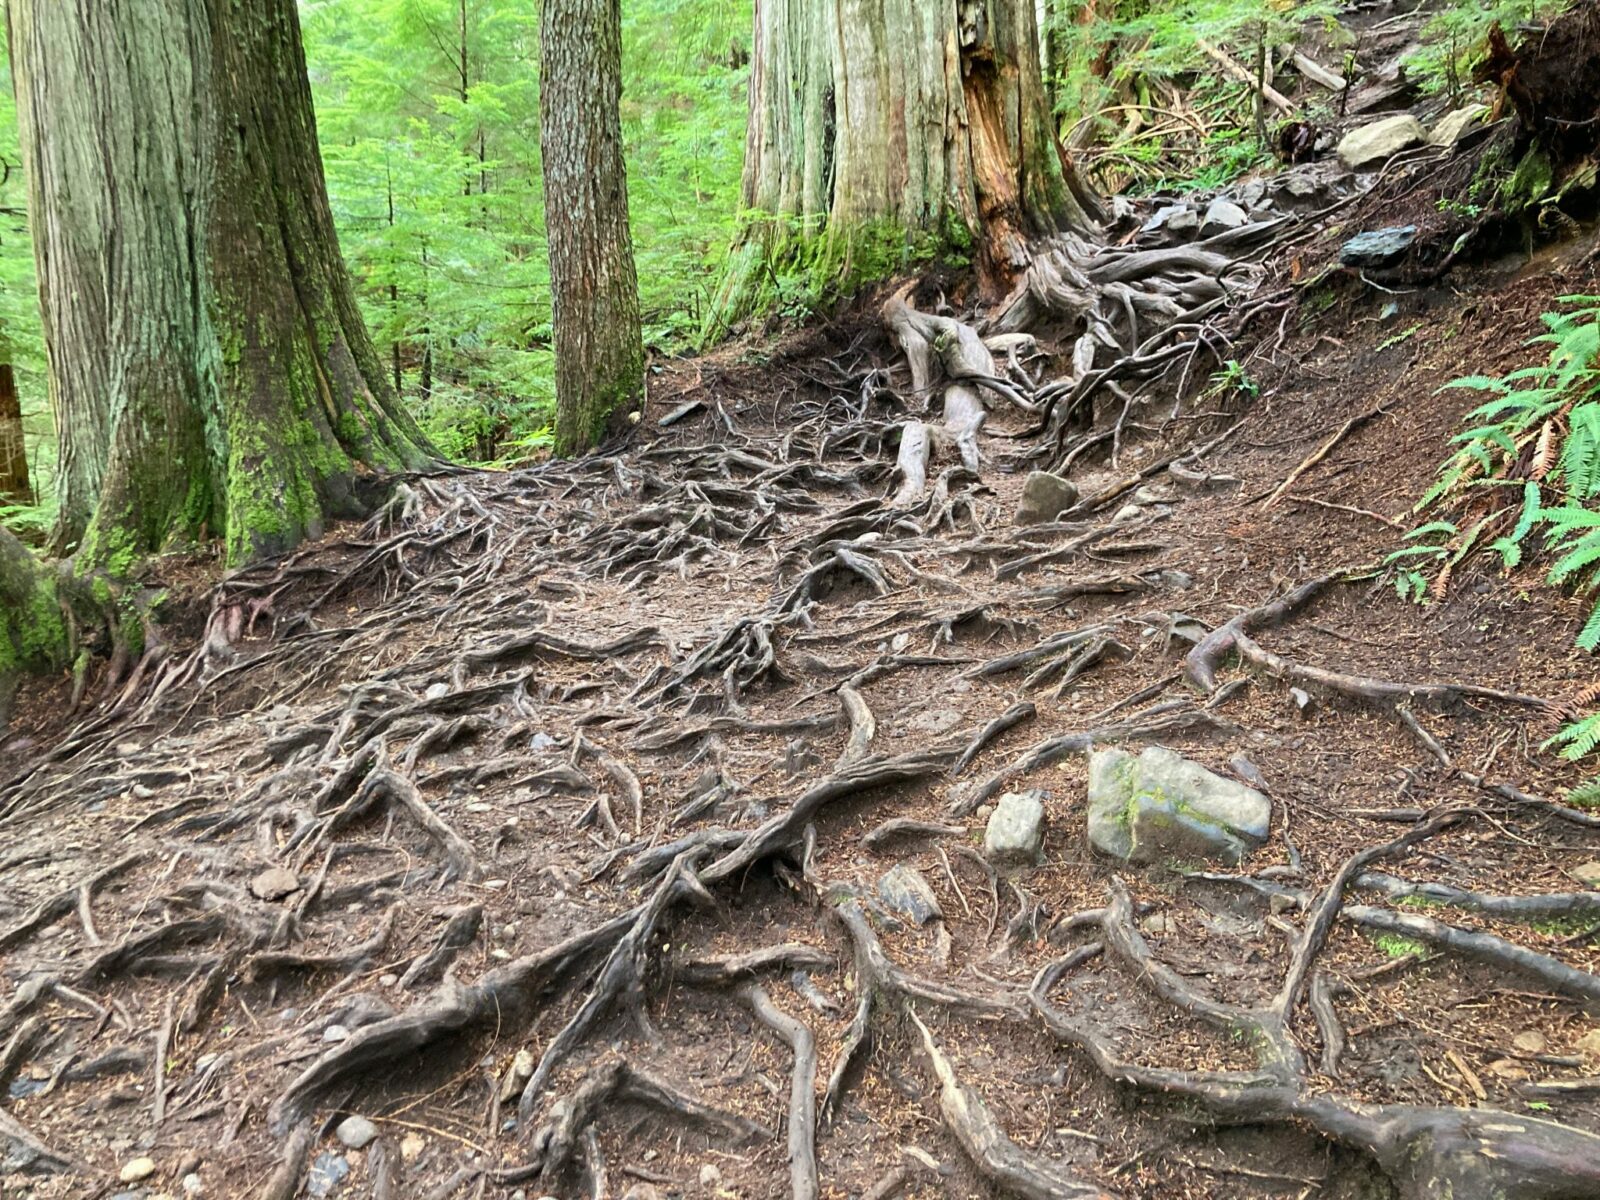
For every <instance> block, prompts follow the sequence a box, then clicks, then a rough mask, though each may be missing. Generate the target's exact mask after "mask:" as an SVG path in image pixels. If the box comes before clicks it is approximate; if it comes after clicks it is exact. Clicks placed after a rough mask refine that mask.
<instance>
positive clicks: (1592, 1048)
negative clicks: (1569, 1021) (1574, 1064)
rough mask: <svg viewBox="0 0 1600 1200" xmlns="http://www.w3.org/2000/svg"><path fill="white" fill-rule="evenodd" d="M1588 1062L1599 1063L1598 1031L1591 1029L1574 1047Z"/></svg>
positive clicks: (1599, 1042) (1599, 1040) (1599, 1031)
mask: <svg viewBox="0 0 1600 1200" xmlns="http://www.w3.org/2000/svg"><path fill="white" fill-rule="evenodd" d="M1574 1049H1576V1050H1577V1052H1578V1053H1579V1054H1581V1055H1582V1056H1583V1057H1584V1058H1586V1059H1587V1060H1588V1061H1589V1062H1592V1063H1600V1029H1591V1030H1589V1032H1588V1033H1586V1034H1584V1035H1583V1036H1582V1037H1581V1038H1579V1039H1578V1043H1577V1045H1576V1046H1575V1047H1574Z"/></svg>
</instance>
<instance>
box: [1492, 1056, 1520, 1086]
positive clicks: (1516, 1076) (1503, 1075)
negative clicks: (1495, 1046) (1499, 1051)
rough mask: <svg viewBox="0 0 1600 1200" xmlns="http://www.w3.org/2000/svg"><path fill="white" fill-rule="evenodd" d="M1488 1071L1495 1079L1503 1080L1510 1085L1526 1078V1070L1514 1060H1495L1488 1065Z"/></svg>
mask: <svg viewBox="0 0 1600 1200" xmlns="http://www.w3.org/2000/svg"><path fill="white" fill-rule="evenodd" d="M1488 1071H1489V1074H1491V1075H1493V1076H1494V1077H1495V1078H1496V1079H1505V1080H1508V1081H1510V1082H1512V1083H1516V1082H1519V1081H1521V1080H1524V1079H1527V1078H1528V1068H1527V1067H1525V1066H1523V1065H1522V1064H1521V1063H1519V1062H1518V1061H1517V1060H1516V1059H1514V1058H1497V1059H1495V1060H1494V1061H1493V1062H1492V1063H1490V1064H1489V1067H1488Z"/></svg>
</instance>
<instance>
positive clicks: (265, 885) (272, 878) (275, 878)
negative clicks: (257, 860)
mask: <svg viewBox="0 0 1600 1200" xmlns="http://www.w3.org/2000/svg"><path fill="white" fill-rule="evenodd" d="M299 890H300V877H299V876H298V875H296V874H295V873H294V872H293V871H290V870H286V869H285V868H283V867H268V868H267V869H266V870H265V871H262V872H261V873H260V874H258V875H256V876H255V878H253V879H251V880H250V894H251V895H252V896H254V897H255V898H256V899H257V900H265V901H267V902H268V903H269V904H270V903H272V901H274V900H282V899H283V898H284V897H285V896H288V895H292V894H293V893H295V892H298V891H299Z"/></svg>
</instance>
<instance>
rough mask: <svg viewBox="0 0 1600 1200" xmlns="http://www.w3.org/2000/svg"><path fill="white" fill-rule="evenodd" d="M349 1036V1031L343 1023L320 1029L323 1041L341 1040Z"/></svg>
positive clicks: (345, 1039) (347, 1038)
mask: <svg viewBox="0 0 1600 1200" xmlns="http://www.w3.org/2000/svg"><path fill="white" fill-rule="evenodd" d="M349 1038H350V1031H349V1030H348V1029H346V1028H345V1027H344V1026H343V1025H329V1026H328V1027H327V1028H326V1029H324V1030H323V1031H322V1040H323V1041H325V1042H343V1041H348V1040H349Z"/></svg>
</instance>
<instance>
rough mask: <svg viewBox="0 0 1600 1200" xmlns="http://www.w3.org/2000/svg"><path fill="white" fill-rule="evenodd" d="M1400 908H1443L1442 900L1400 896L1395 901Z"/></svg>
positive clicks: (1430, 897) (1427, 897)
mask: <svg viewBox="0 0 1600 1200" xmlns="http://www.w3.org/2000/svg"><path fill="white" fill-rule="evenodd" d="M1395 904H1397V905H1398V906H1399V907H1401V908H1444V907H1445V902H1444V901H1443V900H1436V899H1434V898H1433V897H1432V896H1401V897H1399V898H1398V899H1396V900H1395Z"/></svg>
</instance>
